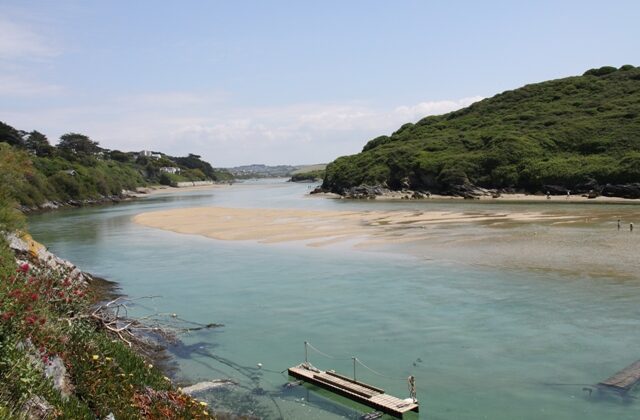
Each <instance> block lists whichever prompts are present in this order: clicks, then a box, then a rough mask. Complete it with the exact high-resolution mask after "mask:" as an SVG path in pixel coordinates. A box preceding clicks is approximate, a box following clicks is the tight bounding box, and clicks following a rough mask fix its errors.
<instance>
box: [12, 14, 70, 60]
mask: <svg viewBox="0 0 640 420" xmlns="http://www.w3.org/2000/svg"><path fill="white" fill-rule="evenodd" d="M59 53H60V50H59V49H58V48H57V47H55V46H54V45H53V44H52V43H51V42H50V41H49V40H48V39H47V38H45V37H44V36H42V35H40V34H38V33H37V32H36V31H34V30H32V29H31V28H29V27H27V26H26V25H24V24H18V23H15V22H11V21H9V20H7V19H6V18H1V17H0V59H8V60H14V59H29V60H40V59H43V58H51V57H54V56H56V55H58V54H59Z"/></svg>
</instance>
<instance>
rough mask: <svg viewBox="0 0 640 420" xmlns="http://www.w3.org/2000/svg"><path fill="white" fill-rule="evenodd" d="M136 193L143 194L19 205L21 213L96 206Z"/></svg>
mask: <svg viewBox="0 0 640 420" xmlns="http://www.w3.org/2000/svg"><path fill="white" fill-rule="evenodd" d="M138 194H144V193H142V192H133V191H123V192H122V194H120V195H105V196H100V197H98V198H92V199H86V200H67V201H45V202H44V203H41V204H39V205H37V206H25V205H22V206H20V211H21V212H23V213H32V212H38V211H47V210H55V209H59V208H63V207H85V206H96V205H101V204H115V203H120V202H122V201H125V200H130V199H132V198H135V197H138Z"/></svg>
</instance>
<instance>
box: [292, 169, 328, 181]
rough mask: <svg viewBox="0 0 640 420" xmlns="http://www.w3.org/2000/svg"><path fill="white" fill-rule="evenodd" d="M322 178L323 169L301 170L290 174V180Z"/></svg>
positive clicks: (316, 179) (315, 179)
mask: <svg viewBox="0 0 640 420" xmlns="http://www.w3.org/2000/svg"><path fill="white" fill-rule="evenodd" d="M323 178H324V169H318V170H315V171H309V172H301V173H297V174H293V175H291V179H290V181H291V182H313V181H318V180H321V179H323Z"/></svg>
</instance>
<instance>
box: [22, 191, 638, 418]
mask: <svg viewBox="0 0 640 420" xmlns="http://www.w3.org/2000/svg"><path fill="white" fill-rule="evenodd" d="M308 191H309V190H308V186H307V185H305V184H291V183H285V182H283V181H282V180H263V181H257V182H247V183H242V184H237V185H234V186H229V187H224V188H219V189H211V190H199V191H190V192H177V193H167V194H158V195H154V196H150V197H147V198H144V199H140V200H137V201H133V202H128V203H123V204H119V205H116V206H109V207H96V208H85V209H72V210H60V211H55V212H49V213H45V214H40V215H33V216H31V217H30V218H29V228H30V231H31V233H32V235H33V236H34V238H35V239H36V240H38V241H40V242H42V243H44V244H45V245H47V246H48V247H49V248H50V250H52V251H53V252H54V253H56V254H58V255H59V256H61V257H63V258H66V259H69V260H71V261H73V262H74V263H75V264H77V265H78V266H79V267H80V268H81V269H83V270H85V271H88V272H91V273H94V274H96V275H98V276H101V277H104V278H107V279H111V280H114V281H117V282H118V283H119V284H120V286H121V288H122V291H123V292H124V293H125V294H127V295H129V296H131V297H137V296H149V295H154V296H159V297H157V298H155V299H153V300H145V301H141V304H140V305H139V306H137V307H135V308H133V310H134V312H135V313H136V314H140V315H144V314H147V313H154V312H159V313H176V314H178V315H179V316H180V317H181V318H183V319H188V320H191V321H195V322H199V323H209V322H215V323H222V324H224V327H222V328H218V329H213V330H202V331H197V332H192V333H190V334H188V335H185V336H183V337H182V341H183V342H182V344H181V345H178V346H175V347H173V348H172V349H171V350H172V352H173V354H174V356H175V359H176V361H177V363H178V366H179V369H178V371H177V378H176V379H177V380H181V381H185V382H197V381H202V380H212V379H217V378H228V379H232V380H233V381H234V382H236V384H237V385H235V386H230V387H222V388H219V389H217V390H215V391H213V392H211V393H209V394H204V395H202V396H200V398H201V399H203V400H208V401H210V403H211V404H212V405H213V406H215V407H217V408H219V409H221V410H228V411H232V412H236V413H243V414H253V415H256V416H258V417H262V418H269V419H277V418H284V419H298V418H305V419H338V418H350V419H356V418H359V416H361V415H362V414H363V413H364V412H367V411H371V410H365V409H363V407H358V406H356V405H349V404H346V403H345V401H342V400H339V399H336V398H333V397H331V396H329V395H327V394H325V393H321V392H316V391H315V390H314V389H310V388H309V387H292V388H286V387H283V384H285V383H287V382H288V378H287V377H286V374H282V373H281V372H282V371H283V370H285V369H286V368H288V367H290V366H293V365H295V364H298V363H300V362H301V361H303V360H304V346H303V342H304V341H309V342H310V343H312V344H313V346H314V347H315V348H317V349H319V350H320V351H322V353H320V352H316V351H315V350H312V349H309V353H308V355H309V360H310V362H311V363H313V364H314V365H316V366H318V367H320V368H324V369H336V370H337V371H339V372H342V373H344V374H347V375H352V374H353V366H352V360H351V357H352V356H357V357H358V359H359V360H361V361H362V362H363V363H364V364H365V365H366V366H368V367H369V368H371V369H367V368H365V367H364V366H361V365H358V366H357V368H356V375H357V378H358V379H359V380H362V381H364V382H368V383H371V384H374V385H376V386H378V387H381V388H384V389H385V390H386V391H387V392H388V393H390V394H393V395H396V396H399V397H403V398H404V397H407V396H408V391H407V385H406V377H407V376H408V375H414V376H415V377H416V378H417V388H418V398H419V400H420V404H421V413H420V418H426V419H505V420H506V419H638V418H640V401H638V400H637V397H638V396H639V394H640V393H637V392H636V393H632V394H631V395H630V397H629V398H627V399H622V398H620V397H618V396H615V395H613V396H607V395H600V394H597V393H593V394H592V395H591V396H589V393H588V392H587V391H584V390H583V388H585V387H589V386H590V385H594V384H595V383H597V382H598V381H600V380H603V379H605V378H607V377H608V376H610V375H612V374H613V373H615V372H616V371H617V370H619V369H621V368H623V367H625V366H627V365H628V364H630V363H632V362H634V361H635V360H637V359H640V350H639V349H640V334H639V329H638V327H639V320H640V274H638V275H634V272H635V270H637V271H638V273H640V261H638V260H637V259H634V255H636V256H637V255H638V253H637V251H638V249H639V248H638V244H639V242H638V241H637V240H635V239H634V237H633V236H631V235H633V234H630V233H629V232H617V231H615V228H614V227H613V225H612V222H611V220H613V219H612V218H615V217H622V218H623V219H624V220H629V219H633V218H634V217H637V215H638V210H637V208H638V207H636V206H633V205H631V206H629V205H626V206H625V205H603V204H599V205H586V204H567V205H557V206H555V208H554V211H557V212H566V213H568V214H569V213H570V214H576V213H578V214H585V215H588V217H587V216H585V220H586V221H585V222H584V223H578V224H573V225H570V226H560V227H558V229H559V230H557V231H553V229H552V225H551V224H544V223H537V224H536V223H534V224H513V225H509V226H494V227H486V226H478V225H469V226H457V227H455V229H454V228H452V227H447V226H441V227H438V232H437V233H438V235H436V236H434V238H435V239H434V243H435V245H434V243H432V244H429V243H417V244H416V243H403V244H396V245H393V244H389V246H377V247H376V248H361V247H354V246H353V244H352V243H350V242H348V241H347V242H341V243H337V244H334V245H329V246H324V247H319V248H318V247H308V246H305V245H304V244H301V243H297V242H287V243H279V244H263V243H257V242H253V241H239V242H236V241H219V240H214V239H208V238H204V237H200V236H194V235H183V234H177V233H172V232H169V231H163V230H158V229H153V228H148V227H144V226H141V225H137V224H135V223H133V222H132V220H131V219H132V217H133V216H135V215H137V214H139V213H142V212H148V211H154V210H166V209H170V208H179V207H202V206H216V207H232V208H239V207H243V208H247V207H253V208H287V209H294V208H298V209H316V210H323V209H326V210H347V209H348V210H363V211H364V210H371V209H375V210H380V209H383V210H393V209H403V210H406V209H416V210H418V209H423V210H424V209H425V208H428V209H433V210H451V209H457V210H460V211H465V212H476V211H487V209H493V208H498V209H501V210H502V211H509V210H510V209H515V208H517V209H518V210H520V211H522V210H523V209H524V210H527V209H531V208H534V209H536V210H540V209H546V208H547V207H548V205H547V207H545V206H544V204H543V205H541V204H535V203H511V204H509V203H499V204H498V203H489V204H486V203H469V202H466V201H440V202H435V201H434V202H371V201H365V202H355V201H345V200H330V199H323V198H313V197H309V196H307V193H308ZM620 215H621V216H620ZM589 220H597V222H595V223H589ZM447 229H450V232H451V236H455V237H456V238H458V239H457V240H456V241H452V240H449V241H443V239H442V238H443V237H446V235H448V233H447V232H449V231H448V230H447ZM550 231H551V233H549V232H550ZM532 232H535V233H536V234H540V235H561V236H562V237H563V238H569V237H570V238H573V239H574V240H573V241H570V242H571V243H572V244H575V243H579V244H582V245H581V246H579V247H576V246H573V245H572V246H573V248H572V249H571V251H570V252H568V253H567V254H566V256H565V257H563V258H560V259H562V260H567V259H569V260H572V261H573V260H575V259H576V258H577V259H579V258H583V259H584V260H585V261H597V260H598V255H595V254H599V253H598V252H594V250H593V248H592V247H591V244H593V243H595V242H597V241H599V240H600V239H602V241H603V243H605V244H607V245H606V246H607V247H608V248H611V247H619V248H620V252H619V254H620V255H621V263H620V264H622V265H624V267H622V268H621V270H620V272H621V273H622V274H620V275H618V274H619V273H617V272H616V270H613V271H611V270H608V271H604V272H603V273H599V272H594V271H593V270H591V271H587V272H585V270H581V269H580V267H578V266H577V265H578V264H576V267H575V269H573V268H572V267H571V265H570V264H569V265H563V266H562V268H561V269H560V268H558V269H553V268H551V269H541V267H542V268H544V267H545V263H544V261H545V260H546V259H549V261H551V260H553V259H558V251H557V249H559V248H558V247H557V243H556V245H555V247H551V248H549V249H552V250H553V251H552V252H549V250H548V249H547V248H546V247H545V246H543V245H542V246H541V245H535V244H536V242H530V241H528V240H527V238H528V237H529V235H533V233H532ZM553 232H556V233H553ZM637 233H639V234H640V232H637ZM477 234H482V235H486V234H495V235H496V240H495V241H492V243H491V244H490V246H482V247H479V246H473V245H469V238H473V237H474V235H477ZM465 235H466V236H465ZM505 235H506V236H505ZM608 235H609V236H608ZM613 235H625V236H619V237H618V236H616V237H614V236H613ZM618 238H619V239H618ZM463 239H464V240H463ZM456 243H460V248H457V245H456ZM532 243H533V244H534V245H532ZM510 244H511V245H510ZM440 245H442V246H440ZM518 247H522V252H521V253H522V254H524V255H523V256H522V258H520V259H518V260H517V261H516V263H515V264H506V263H505V261H504V260H502V259H499V258H497V259H495V260H492V259H491V258H489V257H491V256H492V255H494V256H495V255H497V254H500V255H502V254H504V253H505V252H507V251H506V249H507V248H511V250H510V252H513V248H516V251H517V250H518ZM545 249H547V250H546V251H545ZM457 250H459V252H458V251H457ZM614 254H615V252H614ZM514 255H515V254H514ZM485 257H487V258H485ZM527 259H529V260H531V261H530V262H531V264H528V263H527V261H528V260H527ZM485 260H486V261H488V262H487V263H483V261H485ZM509 260H512V259H511V258H510V259H509ZM570 262H571V261H570ZM634 264H636V265H635V266H634ZM612 266H613V267H615V264H613V265H612ZM258 364H261V367H258Z"/></svg>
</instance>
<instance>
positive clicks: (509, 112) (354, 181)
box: [323, 65, 640, 194]
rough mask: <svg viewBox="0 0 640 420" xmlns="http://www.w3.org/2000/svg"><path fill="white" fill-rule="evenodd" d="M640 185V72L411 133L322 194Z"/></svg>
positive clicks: (573, 83) (496, 104) (340, 172)
mask: <svg viewBox="0 0 640 420" xmlns="http://www.w3.org/2000/svg"><path fill="white" fill-rule="evenodd" d="M635 182H640V68H636V67H633V66H631V65H626V66H622V67H621V68H620V69H616V68H614V67H602V68H600V69H592V70H589V71H587V72H586V73H585V74H584V75H582V76H577V77H568V78H564V79H558V80H551V81H547V82H543V83H536V84H531V85H526V86H524V87H521V88H519V89H516V90H510V91H506V92H503V93H501V94H498V95H496V96H494V97H492V98H489V99H485V100H482V101H480V102H477V103H474V104H472V105H471V106H469V107H467V108H464V109H461V110H459V111H455V112H451V113H449V114H445V115H440V116H431V117H426V118H424V119H422V120H420V121H418V122H417V123H416V124H411V123H409V124H405V125H403V126H402V127H400V129H399V130H398V131H396V132H395V133H393V134H392V135H391V136H380V137H378V138H375V139H373V140H371V141H369V142H368V143H367V144H366V145H365V146H364V149H363V150H362V152H361V153H359V154H356V155H352V156H344V157H340V158H338V159H336V160H335V161H334V162H332V163H331V164H329V165H328V166H327V169H326V176H325V179H324V183H323V188H324V189H325V190H329V191H332V192H336V193H340V194H344V193H345V192H347V191H348V190H349V189H350V188H353V187H357V186H361V185H379V186H382V187H387V188H389V189H392V190H399V189H403V188H408V189H412V190H422V191H427V190H428V191H431V192H441V193H445V194H446V193H450V194H455V193H456V192H458V191H461V190H462V191H464V190H465V189H468V188H466V187H469V186H480V187H484V188H493V189H503V190H523V191H528V192H537V191H545V190H546V189H548V188H553V190H554V191H559V190H561V189H562V188H566V189H571V190H573V191H576V192H579V191H583V190H584V191H589V190H593V189H596V190H598V189H599V190H600V191H601V189H602V187H603V186H604V185H606V184H628V183H635Z"/></svg>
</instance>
